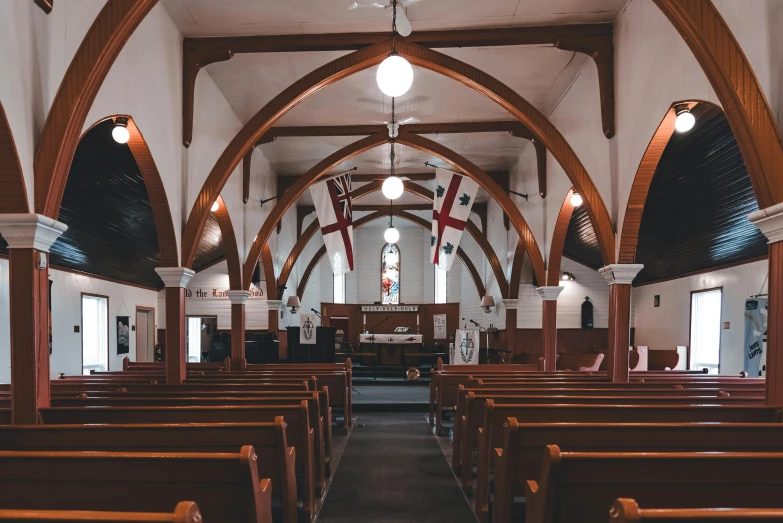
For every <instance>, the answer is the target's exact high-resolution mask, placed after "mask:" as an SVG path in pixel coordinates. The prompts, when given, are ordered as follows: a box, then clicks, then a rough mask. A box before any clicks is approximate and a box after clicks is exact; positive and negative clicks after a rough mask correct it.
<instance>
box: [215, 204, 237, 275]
mask: <svg viewBox="0 0 783 523" xmlns="http://www.w3.org/2000/svg"><path fill="white" fill-rule="evenodd" d="M217 202H218V209H217V211H215V218H216V219H217V222H218V225H219V226H220V235H221V236H222V237H223V248H224V250H225V251H226V263H227V264H228V285H229V287H231V289H232V290H233V289H236V290H242V265H241V263H242V262H241V261H240V260H239V247H238V246H237V236H236V234H235V233H234V226H233V225H232V224H231V216H230V215H229V214H228V207H227V206H226V202H224V201H223V197H222V196H218V199H217Z"/></svg>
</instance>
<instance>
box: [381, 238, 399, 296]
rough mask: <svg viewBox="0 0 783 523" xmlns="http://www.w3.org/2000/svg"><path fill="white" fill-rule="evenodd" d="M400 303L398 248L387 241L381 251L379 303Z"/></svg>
mask: <svg viewBox="0 0 783 523" xmlns="http://www.w3.org/2000/svg"><path fill="white" fill-rule="evenodd" d="M398 303H400V248H399V247H397V244H396V243H387V244H386V245H385V246H384V247H383V250H382V251H381V304H383V305H396V304H398Z"/></svg>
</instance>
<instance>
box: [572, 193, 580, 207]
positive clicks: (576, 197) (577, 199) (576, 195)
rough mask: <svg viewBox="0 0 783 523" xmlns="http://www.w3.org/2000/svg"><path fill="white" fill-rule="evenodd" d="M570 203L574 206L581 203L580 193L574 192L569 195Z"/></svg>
mask: <svg viewBox="0 0 783 523" xmlns="http://www.w3.org/2000/svg"><path fill="white" fill-rule="evenodd" d="M571 205H573V206H574V207H579V206H580V205H582V195H580V194H579V193H578V192H574V194H573V196H571Z"/></svg>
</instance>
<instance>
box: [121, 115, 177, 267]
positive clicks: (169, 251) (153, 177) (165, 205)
mask: <svg viewBox="0 0 783 523" xmlns="http://www.w3.org/2000/svg"><path fill="white" fill-rule="evenodd" d="M126 117H127V118H128V132H129V133H130V139H129V140H128V148H129V149H130V152H131V154H133V159H134V160H136V165H138V166H139V171H140V172H141V177H142V178H143V179H144V185H145V186H146V187H147V196H148V197H149V199H150V206H151V207H152V215H153V217H154V218H155V230H156V232H157V233H158V248H159V249H160V262H161V264H162V265H163V267H177V266H179V251H178V249H177V247H178V246H177V236H176V233H175V232H174V221H173V220H172V219H171V208H170V207H169V199H168V197H167V196H166V189H165V188H164V187H163V180H162V179H161V177H160V171H158V167H157V166H156V165H155V160H154V159H153V158H152V153H151V152H150V148H149V147H148V146H147V142H146V141H145V140H144V136H142V134H141V131H139V128H138V127H137V126H136V123H135V122H134V121H133V118H131V117H130V116H126Z"/></svg>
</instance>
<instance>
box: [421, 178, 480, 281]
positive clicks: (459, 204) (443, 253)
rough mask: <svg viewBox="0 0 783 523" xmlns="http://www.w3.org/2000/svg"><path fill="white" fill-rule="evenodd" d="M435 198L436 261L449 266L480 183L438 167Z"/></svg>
mask: <svg viewBox="0 0 783 523" xmlns="http://www.w3.org/2000/svg"><path fill="white" fill-rule="evenodd" d="M435 185H436V187H435V199H434V200H433V202H432V236H431V237H430V256H431V257H432V263H434V264H436V265H437V266H438V267H440V268H441V269H444V270H449V269H450V268H451V264H452V263H453V262H454V258H455V257H456V256H457V247H459V240H460V238H462V231H463V230H464V229H465V222H467V221H468V216H470V209H471V208H472V207H473V200H475V199H476V193H477V192H478V188H479V185H478V184H477V183H476V182H474V181H473V180H471V179H470V178H468V177H467V176H462V175H460V174H457V173H453V172H451V171H447V170H445V169H436V170H435Z"/></svg>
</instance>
